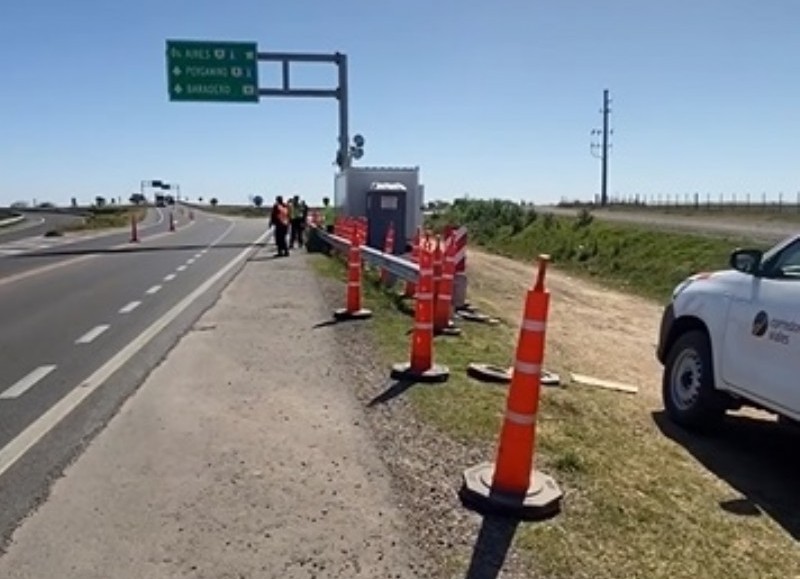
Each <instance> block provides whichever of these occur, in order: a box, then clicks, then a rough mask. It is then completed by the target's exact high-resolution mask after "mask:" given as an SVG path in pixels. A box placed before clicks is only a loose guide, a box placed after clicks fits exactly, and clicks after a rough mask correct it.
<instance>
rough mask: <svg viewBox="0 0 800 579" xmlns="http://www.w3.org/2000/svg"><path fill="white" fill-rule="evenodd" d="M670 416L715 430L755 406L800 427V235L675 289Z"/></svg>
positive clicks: (667, 317)
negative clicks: (727, 415) (733, 414)
mask: <svg viewBox="0 0 800 579" xmlns="http://www.w3.org/2000/svg"><path fill="white" fill-rule="evenodd" d="M657 357H658V360H659V361H660V362H661V363H662V364H663V366H664V372H663V378H662V396H663V402H664V408H665V409H666V411H667V414H668V416H669V417H670V418H671V419H672V420H673V421H674V422H676V423H677V424H680V425H682V426H684V427H687V428H690V429H704V430H710V429H713V428H714V427H715V426H716V425H717V424H718V423H719V422H720V420H721V418H722V417H723V416H724V414H725V412H726V411H727V410H735V409H738V408H741V407H742V406H753V407H757V408H761V409H763V410H767V411H769V412H772V413H775V414H777V415H778V417H779V419H780V420H781V421H787V420H788V421H789V423H793V424H794V423H797V422H800V387H798V383H800V235H794V236H791V237H789V238H787V239H785V240H784V241H782V242H780V243H778V244H777V245H775V246H773V247H772V248H771V249H769V250H768V251H766V252H762V251H761V250H758V249H737V250H735V251H733V252H732V253H731V255H730V269H728V270H724V271H716V272H710V273H700V274H696V275H693V276H691V277H689V278H687V279H686V280H684V281H683V282H681V283H680V284H679V285H678V286H677V287H676V288H675V290H674V291H673V294H672V300H671V301H670V303H669V304H668V305H667V306H666V308H665V310H664V313H663V316H662V321H661V330H660V335H659V341H658V348H657Z"/></svg>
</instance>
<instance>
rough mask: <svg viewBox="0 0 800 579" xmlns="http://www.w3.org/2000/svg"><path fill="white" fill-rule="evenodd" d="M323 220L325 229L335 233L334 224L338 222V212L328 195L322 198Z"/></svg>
mask: <svg viewBox="0 0 800 579" xmlns="http://www.w3.org/2000/svg"><path fill="white" fill-rule="evenodd" d="M322 222H323V223H324V224H325V231H327V232H328V233H333V226H334V225H335V222H336V212H335V211H334V209H333V207H331V200H330V199H329V198H327V197H323V198H322Z"/></svg>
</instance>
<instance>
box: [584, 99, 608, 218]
mask: <svg viewBox="0 0 800 579" xmlns="http://www.w3.org/2000/svg"><path fill="white" fill-rule="evenodd" d="M609 104H611V99H609V98H608V89H605V90H604V91H603V108H602V109H601V110H600V112H601V113H602V115H603V129H602V131H601V130H600V129H592V132H591V135H592V143H591V145H590V152H591V153H592V155H593V156H594V157H596V158H598V159H600V166H601V169H600V171H601V172H600V206H601V207H605V206H606V205H608V152H609V149H611V144H610V143H609V142H608V138H609V136H610V135H613V134H614V129H611V130H609V128H608V115H609V113H610V112H611V109H610V108H608V105H609ZM597 137H601V138H602V142H601V143H598V142H596V139H597ZM598 149H600V153H599V154H598V153H597V150H598Z"/></svg>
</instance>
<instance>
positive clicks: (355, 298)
mask: <svg viewBox="0 0 800 579" xmlns="http://www.w3.org/2000/svg"><path fill="white" fill-rule="evenodd" d="M345 300H346V304H347V305H346V307H344V308H340V309H338V310H336V311H334V312H333V317H334V318H335V319H337V320H364V319H367V318H371V317H372V311H371V310H368V309H366V308H362V307H361V232H360V230H359V228H358V227H356V226H353V227H352V228H351V229H350V247H349V248H348V251H347V287H346V294H345Z"/></svg>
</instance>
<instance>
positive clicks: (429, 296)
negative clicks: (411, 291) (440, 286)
mask: <svg viewBox="0 0 800 579" xmlns="http://www.w3.org/2000/svg"><path fill="white" fill-rule="evenodd" d="M414 297H415V298H417V299H420V300H432V299H433V294H432V293H430V292H425V293H418V294H416V295H415V296H414Z"/></svg>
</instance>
